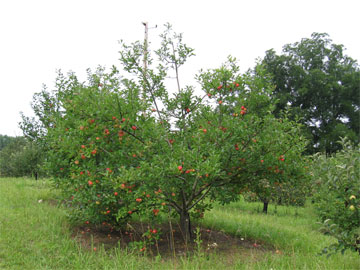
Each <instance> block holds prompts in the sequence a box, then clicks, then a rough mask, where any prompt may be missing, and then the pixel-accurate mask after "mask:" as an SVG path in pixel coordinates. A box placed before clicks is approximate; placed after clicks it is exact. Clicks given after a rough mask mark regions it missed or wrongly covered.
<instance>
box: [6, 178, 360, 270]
mask: <svg viewBox="0 0 360 270" xmlns="http://www.w3.org/2000/svg"><path fill="white" fill-rule="evenodd" d="M53 199H56V192H55V191H53V190H51V189H50V186H49V184H48V182H47V181H43V180H39V181H37V182H35V181H34V180H29V179H13V178H3V179H0V269H11V270H13V269H14V270H16V269H222V270H223V269H360V262H359V260H360V258H359V256H358V255H357V254H356V253H351V252H346V253H345V255H343V256H342V255H340V254H337V255H335V256H333V257H330V258H329V259H327V258H326V257H324V256H319V255H317V253H318V252H319V251H320V250H321V248H322V247H324V246H326V245H328V244H330V243H331V242H332V241H333V239H331V238H329V237H326V236H323V235H321V234H320V233H318V232H317V225H316V222H315V221H316V220H315V216H314V214H313V211H312V209H311V207H307V208H299V209H295V208H292V207H277V213H276V214H275V213H274V210H275V209H274V208H270V209H269V212H270V213H269V214H268V215H263V214H262V213H259V211H258V209H260V207H261V205H259V204H256V203H251V204H249V203H246V202H244V201H240V202H238V203H233V204H230V205H227V206H216V207H215V208H214V209H213V210H212V211H211V212H209V213H207V214H206V217H205V219H204V220H203V221H202V222H201V223H202V225H204V226H207V227H209V228H213V229H218V230H223V231H224V232H226V233H229V234H234V235H237V236H239V237H242V238H246V239H251V241H254V242H259V243H261V244H263V245H268V246H269V247H274V250H279V253H281V254H276V253H275V252H274V251H267V252H265V253H262V255H261V257H260V258H259V256H258V255H256V254H255V253H253V252H251V251H245V250H244V252H243V253H242V254H240V253H239V254H236V253H235V254H233V256H232V257H231V259H229V258H230V257H229V256H224V255H223V254H221V253H220V252H219V253H218V254H215V253H214V254H210V255H205V254H202V253H201V252H200V253H197V254H196V255H194V256H193V257H191V258H189V257H181V258H178V259H177V260H171V259H167V260H165V259H163V258H161V257H155V258H147V257H144V256H141V255H138V254H136V253H133V252H131V251H129V250H124V249H119V248H113V249H111V250H106V251H105V249H104V248H102V247H100V248H98V249H97V251H96V252H95V251H92V250H88V249H84V248H82V247H81V245H79V244H78V243H77V242H76V241H75V240H74V239H73V237H71V234H72V230H71V226H70V225H69V223H68V220H67V217H66V211H65V209H63V208H61V207H55V206H54V205H53V204H49V203H48V202H51V200H53ZM41 200H42V201H41Z"/></svg>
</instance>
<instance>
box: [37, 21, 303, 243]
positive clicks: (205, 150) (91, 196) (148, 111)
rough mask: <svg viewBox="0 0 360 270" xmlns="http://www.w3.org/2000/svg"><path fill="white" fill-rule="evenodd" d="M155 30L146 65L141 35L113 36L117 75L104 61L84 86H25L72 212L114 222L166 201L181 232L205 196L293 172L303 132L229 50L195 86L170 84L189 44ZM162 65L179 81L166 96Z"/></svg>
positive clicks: (259, 71)
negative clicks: (277, 110)
mask: <svg viewBox="0 0 360 270" xmlns="http://www.w3.org/2000/svg"><path fill="white" fill-rule="evenodd" d="M161 37H162V46H161V48H160V49H159V50H157V51H155V55H156V56H157V57H158V59H159V62H158V64H157V66H155V67H153V63H154V62H155V61H154V60H153V59H152V55H151V54H150V53H147V54H146V60H147V62H148V64H149V65H148V68H146V69H144V68H143V64H142V60H143V59H142V58H141V57H142V55H143V52H144V47H143V45H141V43H140V42H136V43H133V44H132V45H126V44H123V45H122V46H123V49H122V51H121V53H120V54H121V58H120V60H121V63H122V65H123V68H124V71H126V72H128V73H129V76H128V78H126V77H122V76H120V73H119V71H118V70H117V69H116V68H115V67H114V68H113V69H112V70H111V72H110V73H106V72H105V70H104V69H102V68H98V69H97V71H96V72H95V73H92V72H91V71H90V70H89V71H88V81H87V82H84V83H81V82H79V81H78V79H77V78H76V76H75V75H74V74H69V76H64V75H62V74H59V77H58V78H57V81H56V90H55V91H54V92H52V93H50V92H47V91H42V92H41V93H39V94H38V95H36V96H35V97H34V98H35V99H34V105H33V106H34V110H35V112H36V115H37V116H38V118H39V120H40V122H41V123H42V126H41V128H43V129H45V130H46V132H43V134H45V135H44V136H43V138H44V141H45V142H46V145H47V146H48V147H49V149H51V151H49V152H48V158H47V166H48V169H49V171H50V172H51V174H52V175H54V177H55V178H54V183H55V185H56V186H57V187H59V188H60V189H61V190H62V191H63V194H64V197H65V199H67V200H68V201H69V203H70V204H71V206H72V209H74V211H75V215H74V216H76V217H77V218H79V219H81V220H89V221H90V222H92V223H101V222H107V223H111V224H114V225H121V224H123V223H125V222H126V221H127V220H129V219H130V218H131V217H132V216H133V215H134V214H138V215H141V216H142V217H144V216H148V217H150V218H152V219H156V218H157V216H158V213H159V212H165V213H168V211H170V210H174V211H173V212H172V213H176V214H177V215H178V216H179V217H180V227H181V229H182V230H183V234H184V236H185V240H187V239H189V238H190V237H191V236H192V235H191V234H192V230H191V223H190V218H191V217H197V218H200V217H202V216H203V213H204V211H206V210H208V209H210V208H211V207H212V203H213V202H214V201H220V202H221V203H229V202H231V201H234V200H238V198H239V193H240V192H241V191H242V190H243V189H244V188H246V187H251V188H252V187H256V186H258V185H259V183H260V182H261V181H262V180H264V179H266V181H268V182H269V183H270V184H272V185H273V184H274V183H275V182H279V183H282V182H284V183H285V182H288V181H299V180H301V178H302V175H303V171H302V168H304V162H303V159H302V158H301V156H300V155H301V153H302V152H303V150H304V147H305V145H306V141H305V139H304V138H303V137H301V136H300V129H301V126H300V125H299V124H297V123H295V122H293V121H290V120H289V119H288V118H287V117H286V116H284V117H282V118H280V119H279V118H275V117H274V115H273V114H272V111H273V108H274V104H273V101H272V99H271V97H270V96H271V92H272V90H273V87H272V85H271V82H270V78H269V77H268V75H267V73H266V72H265V70H264V69H263V68H262V67H261V66H258V67H257V68H256V70H254V71H252V72H250V71H249V72H247V73H245V74H240V73H239V68H238V66H237V64H236V61H235V59H232V58H229V59H228V61H227V62H226V63H225V64H224V65H222V66H221V67H220V68H219V69H214V70H208V71H202V72H201V73H200V74H199V75H198V76H197V80H198V82H199V83H200V86H201V89H202V92H203V93H202V95H197V94H196V93H195V91H194V88H193V87H191V86H185V87H184V88H181V87H180V82H179V68H180V67H181V66H182V65H183V64H184V63H185V62H186V60H187V58H188V57H190V56H192V55H193V49H191V48H189V47H187V46H186V45H184V44H183V43H182V36H181V35H178V34H175V33H173V31H172V29H171V26H170V25H167V26H166V30H165V32H164V34H163V35H161ZM171 72H174V73H175V77H176V79H177V85H178V89H177V91H175V92H173V93H172V94H170V93H169V92H168V90H167V89H166V86H165V85H166V84H165V79H166V78H167V76H168V75H169V74H170V73H171ZM270 166H271V167H274V168H275V167H276V169H275V170H269V169H268V168H269V167H270ZM298 168H300V169H298Z"/></svg>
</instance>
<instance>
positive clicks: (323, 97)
mask: <svg viewBox="0 0 360 270" xmlns="http://www.w3.org/2000/svg"><path fill="white" fill-rule="evenodd" d="M262 62H263V63H264V64H265V67H266V69H267V70H268V71H269V72H270V73H271V74H272V75H273V83H274V85H275V86H276V88H275V91H274V95H275V98H276V99H278V100H279V102H278V103H277V106H276V109H275V113H276V114H277V115H279V113H280V112H281V111H282V110H284V109H286V108H290V109H291V113H292V116H293V119H294V118H295V117H296V116H300V119H301V121H302V123H304V124H305V125H306V126H307V133H308V136H309V138H312V143H311V144H310V145H309V146H308V151H309V152H310V153H314V152H317V151H326V152H327V153H332V152H334V151H337V150H339V149H340V148H341V145H340V144H338V143H337V142H338V140H339V138H340V137H341V136H342V137H344V136H347V137H348V138H349V139H350V140H352V141H353V142H355V143H358V142H359V136H360V127H359V125H360V110H359V109H360V70H359V65H358V64H357V62H356V61H355V60H353V59H351V58H350V57H348V56H346V55H344V46H343V45H337V44H333V43H332V41H331V40H330V39H329V38H328V35H327V34H322V33H313V34H312V35H311V38H304V39H302V40H301V41H300V42H296V43H294V44H287V45H285V46H284V47H283V51H282V53H281V54H280V55H278V54H276V52H275V51H274V50H272V49H271V50H269V51H267V52H266V56H265V57H264V59H263V61H262Z"/></svg>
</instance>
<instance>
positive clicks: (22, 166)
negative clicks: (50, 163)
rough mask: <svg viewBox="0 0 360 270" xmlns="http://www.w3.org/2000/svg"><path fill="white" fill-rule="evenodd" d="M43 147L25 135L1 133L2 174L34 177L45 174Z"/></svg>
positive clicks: (0, 160)
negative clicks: (12, 135) (13, 135)
mask: <svg viewBox="0 0 360 270" xmlns="http://www.w3.org/2000/svg"><path fill="white" fill-rule="evenodd" d="M43 159H44V155H43V152H42V151H41V148H40V147H39V146H38V145H37V144H36V143H35V142H31V141H29V140H27V139H26V138H25V137H10V136H7V135H0V176H1V177H22V176H28V177H34V178H35V179H37V178H38V177H39V176H40V175H43V168H42V163H43Z"/></svg>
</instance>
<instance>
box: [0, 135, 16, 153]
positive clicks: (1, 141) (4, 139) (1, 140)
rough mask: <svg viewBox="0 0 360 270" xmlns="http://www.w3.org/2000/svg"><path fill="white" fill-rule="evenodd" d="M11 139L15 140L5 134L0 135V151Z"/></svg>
mask: <svg viewBox="0 0 360 270" xmlns="http://www.w3.org/2000/svg"><path fill="white" fill-rule="evenodd" d="M13 140H15V138H14V137H10V136H7V135H0V151H1V150H2V149H3V148H4V147H5V146H7V145H8V144H10V143H11V142H12V141H13Z"/></svg>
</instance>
